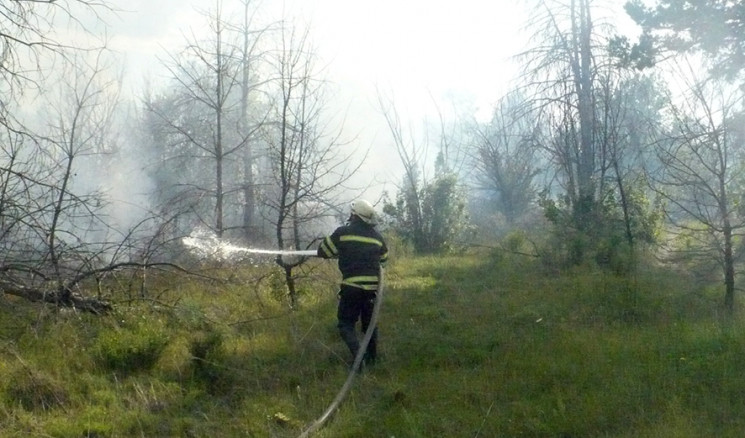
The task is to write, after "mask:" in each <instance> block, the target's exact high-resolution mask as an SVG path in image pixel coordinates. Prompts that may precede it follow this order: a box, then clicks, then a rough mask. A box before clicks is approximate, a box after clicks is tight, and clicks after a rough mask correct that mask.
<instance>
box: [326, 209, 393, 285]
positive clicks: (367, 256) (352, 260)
mask: <svg viewBox="0 0 745 438" xmlns="http://www.w3.org/2000/svg"><path fill="white" fill-rule="evenodd" d="M318 256H319V257H322V258H325V259H330V258H338V259H339V271H341V275H342V282H341V284H342V285H347V286H352V287H358V288H360V289H364V290H377V289H378V275H379V274H380V266H381V264H384V263H385V262H386V261H387V260H388V248H387V247H386V245H385V242H384V241H383V237H382V236H381V235H380V233H378V231H377V230H376V229H375V228H374V227H372V226H370V225H368V224H366V223H365V222H363V221H362V220H360V219H357V218H352V220H351V221H350V222H349V223H348V224H347V225H344V226H341V227H339V228H337V229H336V230H334V232H333V233H332V234H331V235H330V236H327V237H326V238H324V239H323V242H321V244H320V245H319V246H318Z"/></svg>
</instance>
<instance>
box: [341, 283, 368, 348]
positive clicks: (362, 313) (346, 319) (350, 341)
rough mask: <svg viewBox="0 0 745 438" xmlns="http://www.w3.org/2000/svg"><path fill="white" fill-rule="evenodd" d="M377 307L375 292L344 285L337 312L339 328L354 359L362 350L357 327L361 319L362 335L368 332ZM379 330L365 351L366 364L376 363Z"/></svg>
mask: <svg viewBox="0 0 745 438" xmlns="http://www.w3.org/2000/svg"><path fill="white" fill-rule="evenodd" d="M374 307H375V292H374V291H366V290H363V289H359V288H356V287H351V286H346V285H342V287H341V291H340V292H339V307H338V309H337V312H336V318H337V319H338V321H339V322H338V324H337V327H338V328H339V334H340V335H341V338H342V339H343V340H344V342H345V343H346V344H347V347H349V351H350V352H351V353H352V357H353V358H354V357H356V355H357V350H359V349H360V341H359V340H358V339H357V332H356V330H355V325H356V324H357V320H358V319H359V320H360V321H361V322H362V333H363V334H364V333H365V332H367V328H368V327H369V326H370V319H371V318H372V313H373V308H374ZM377 341H378V329H377V327H376V328H375V331H373V335H372V338H371V339H370V343H369V344H368V345H367V350H366V351H365V362H367V363H372V362H375V358H376V356H377V344H378V342H377Z"/></svg>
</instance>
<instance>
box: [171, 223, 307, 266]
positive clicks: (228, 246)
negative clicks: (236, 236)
mask: <svg viewBox="0 0 745 438" xmlns="http://www.w3.org/2000/svg"><path fill="white" fill-rule="evenodd" d="M182 242H183V244H184V245H185V246H186V247H188V248H190V249H191V251H192V252H194V253H195V254H196V255H197V256H199V257H200V258H208V259H217V260H235V259H238V258H240V257H245V256H250V255H254V256H262V255H265V256H280V257H316V256H317V255H318V254H317V253H316V250H314V249H307V250H275V249H261V248H246V247H242V246H237V245H234V244H232V243H229V242H226V241H224V240H222V239H220V238H218V237H217V236H216V235H215V234H214V233H213V232H211V231H206V230H203V229H197V230H194V232H192V233H191V234H190V235H189V236H188V237H184V238H183V240H182Z"/></svg>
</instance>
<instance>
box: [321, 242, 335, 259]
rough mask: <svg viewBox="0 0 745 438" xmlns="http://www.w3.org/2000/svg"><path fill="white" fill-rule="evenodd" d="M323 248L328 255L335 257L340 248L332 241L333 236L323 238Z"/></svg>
mask: <svg viewBox="0 0 745 438" xmlns="http://www.w3.org/2000/svg"><path fill="white" fill-rule="evenodd" d="M321 249H322V250H323V252H324V253H325V254H326V256H327V257H333V256H335V255H337V254H339V250H338V249H336V245H334V242H332V241H331V237H326V238H325V239H323V243H321Z"/></svg>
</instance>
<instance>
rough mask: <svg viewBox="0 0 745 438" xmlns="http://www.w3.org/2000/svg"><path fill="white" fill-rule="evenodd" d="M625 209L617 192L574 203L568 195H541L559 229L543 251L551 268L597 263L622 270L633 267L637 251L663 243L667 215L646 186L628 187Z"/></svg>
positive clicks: (544, 207) (550, 217) (546, 208)
mask: <svg viewBox="0 0 745 438" xmlns="http://www.w3.org/2000/svg"><path fill="white" fill-rule="evenodd" d="M625 190H626V192H625V195H626V196H625V207H626V211H625V212H624V205H623V204H622V202H621V200H620V199H619V198H620V197H619V196H618V195H617V194H616V193H615V192H614V191H608V192H607V193H605V196H604V197H603V198H602V201H601V202H593V201H588V200H586V202H584V203H580V205H574V204H572V203H571V201H570V200H569V199H568V198H566V197H564V198H560V199H558V200H554V199H551V198H549V197H548V196H547V194H546V193H543V194H541V197H540V205H541V207H542V208H543V211H544V214H545V216H546V219H548V220H549V222H551V223H552V224H553V225H554V228H553V232H552V237H551V239H550V240H549V241H548V242H547V245H546V247H545V248H544V249H543V257H544V259H545V261H546V262H547V263H549V264H554V265H555V264H557V263H558V264H559V265H560V266H577V265H580V264H583V263H587V262H590V261H592V262H595V263H598V264H599V265H602V266H607V267H610V268H612V269H613V270H614V271H616V272H628V271H629V270H631V269H633V267H634V266H633V265H634V257H635V256H636V254H635V251H636V252H638V251H639V250H640V249H643V248H644V247H645V246H647V245H649V244H652V243H654V242H656V241H657V239H658V237H659V235H660V233H661V231H660V230H661V225H662V220H663V216H662V213H661V208H660V206H659V205H657V204H655V203H653V202H652V200H651V199H650V198H649V197H648V196H647V194H646V192H645V191H644V190H643V189H642V185H641V183H639V184H637V185H629V186H628V187H626V188H625Z"/></svg>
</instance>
